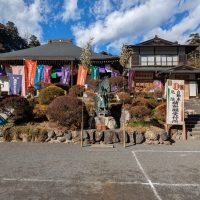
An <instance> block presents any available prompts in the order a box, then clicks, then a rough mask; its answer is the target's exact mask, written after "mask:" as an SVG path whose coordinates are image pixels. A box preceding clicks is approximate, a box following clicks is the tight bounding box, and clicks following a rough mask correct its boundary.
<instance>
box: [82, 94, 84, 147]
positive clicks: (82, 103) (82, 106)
mask: <svg viewBox="0 0 200 200" xmlns="http://www.w3.org/2000/svg"><path fill="white" fill-rule="evenodd" d="M83 126H84V125H83V97H82V109H81V147H83Z"/></svg>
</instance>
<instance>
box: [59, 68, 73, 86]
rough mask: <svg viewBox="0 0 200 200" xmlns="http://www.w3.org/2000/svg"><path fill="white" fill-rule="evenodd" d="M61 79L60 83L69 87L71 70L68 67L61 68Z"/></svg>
mask: <svg viewBox="0 0 200 200" xmlns="http://www.w3.org/2000/svg"><path fill="white" fill-rule="evenodd" d="M61 73H62V75H61V79H60V82H61V83H62V84H64V85H69V82H70V78H71V69H70V67H69V66H65V67H62V68H61Z"/></svg>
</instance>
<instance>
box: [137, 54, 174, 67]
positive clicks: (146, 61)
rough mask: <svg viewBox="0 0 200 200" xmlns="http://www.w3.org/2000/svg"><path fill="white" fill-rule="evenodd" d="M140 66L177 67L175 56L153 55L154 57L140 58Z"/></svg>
mask: <svg viewBox="0 0 200 200" xmlns="http://www.w3.org/2000/svg"><path fill="white" fill-rule="evenodd" d="M141 65H142V66H153V65H157V66H176V65H178V56H177V55H174V56H172V55H155V56H141Z"/></svg>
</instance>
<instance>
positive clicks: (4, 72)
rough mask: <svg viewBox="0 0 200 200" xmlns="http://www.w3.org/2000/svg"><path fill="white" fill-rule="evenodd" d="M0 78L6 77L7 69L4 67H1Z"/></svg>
mask: <svg viewBox="0 0 200 200" xmlns="http://www.w3.org/2000/svg"><path fill="white" fill-rule="evenodd" d="M0 76H6V68H5V66H4V65H0Z"/></svg>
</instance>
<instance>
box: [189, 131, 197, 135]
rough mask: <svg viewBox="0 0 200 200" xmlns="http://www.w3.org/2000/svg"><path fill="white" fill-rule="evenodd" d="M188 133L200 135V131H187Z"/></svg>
mask: <svg viewBox="0 0 200 200" xmlns="http://www.w3.org/2000/svg"><path fill="white" fill-rule="evenodd" d="M187 133H188V134H192V135H200V131H189V132H188V131H187Z"/></svg>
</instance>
